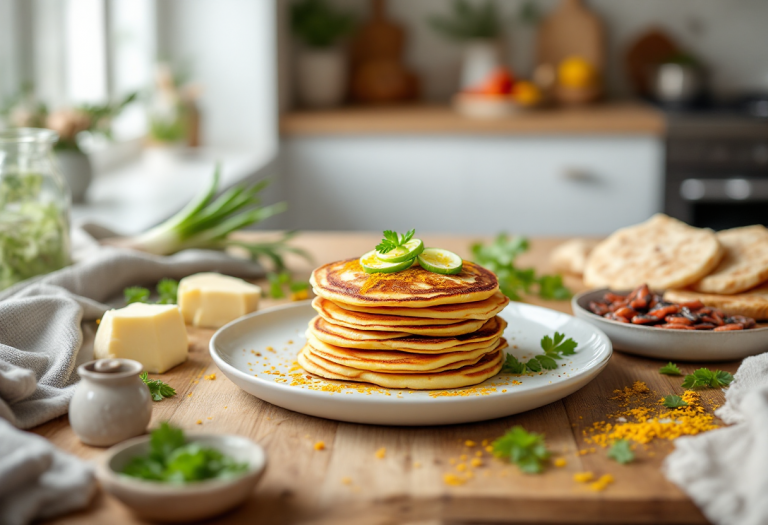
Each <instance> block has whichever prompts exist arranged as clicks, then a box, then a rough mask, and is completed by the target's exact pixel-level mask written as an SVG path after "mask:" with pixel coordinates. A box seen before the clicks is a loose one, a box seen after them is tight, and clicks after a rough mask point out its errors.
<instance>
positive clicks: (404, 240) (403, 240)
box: [400, 228, 416, 246]
mask: <svg viewBox="0 0 768 525" xmlns="http://www.w3.org/2000/svg"><path fill="white" fill-rule="evenodd" d="M415 233H416V228H413V229H411V230H408V231H407V232H406V233H405V235H403V236H402V237H401V238H400V245H401V246H402V245H403V244H405V243H407V242H408V241H410V240H411V239H412V238H413V235H414V234H415Z"/></svg>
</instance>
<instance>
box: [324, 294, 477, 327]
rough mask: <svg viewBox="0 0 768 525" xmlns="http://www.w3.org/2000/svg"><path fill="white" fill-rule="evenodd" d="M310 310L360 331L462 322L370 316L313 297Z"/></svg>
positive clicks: (398, 316)
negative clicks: (381, 326)
mask: <svg viewBox="0 0 768 525" xmlns="http://www.w3.org/2000/svg"><path fill="white" fill-rule="evenodd" d="M312 308H314V309H315V310H317V313H319V314H320V315H322V316H323V317H325V318H327V319H329V320H330V321H331V322H335V321H342V322H344V323H346V324H350V325H355V327H358V326H359V327H361V330H366V329H367V327H368V326H370V327H371V328H372V329H374V330H376V329H377V328H376V326H377V325H384V326H391V327H393V328H396V327H399V326H437V325H440V326H442V325H449V324H456V323H460V322H462V319H427V318H422V317H403V316H400V315H384V314H372V313H367V312H360V311H356V310H346V309H345V308H344V307H343V306H341V305H338V304H336V303H334V302H332V301H329V300H328V299H323V298H322V297H315V298H314V299H313V300H312ZM470 320H471V319H470ZM482 322H484V321H481V323H482ZM400 331H402V330H400Z"/></svg>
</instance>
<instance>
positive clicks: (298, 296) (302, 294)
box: [291, 288, 309, 301]
mask: <svg viewBox="0 0 768 525" xmlns="http://www.w3.org/2000/svg"><path fill="white" fill-rule="evenodd" d="M305 299H309V291H308V290H307V289H306V288H305V289H304V290H299V291H298V292H291V301H303V300H305Z"/></svg>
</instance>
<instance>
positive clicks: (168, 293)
mask: <svg viewBox="0 0 768 525" xmlns="http://www.w3.org/2000/svg"><path fill="white" fill-rule="evenodd" d="M157 293H158V294H159V295H160V297H159V298H158V300H157V304H176V303H178V294H179V281H175V280H173V279H160V281H159V282H158V283H157Z"/></svg>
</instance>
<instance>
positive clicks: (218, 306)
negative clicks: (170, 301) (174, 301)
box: [179, 273, 261, 328]
mask: <svg viewBox="0 0 768 525" xmlns="http://www.w3.org/2000/svg"><path fill="white" fill-rule="evenodd" d="M259 298H261V288H259V287H258V286H256V285H255V284H251V283H247V282H245V281H243V280H242V279H238V278H237V277H230V276H228V275H221V274H220V273H196V274H195V275H190V276H189V277H185V278H183V279H182V280H181V281H180V282H179V307H180V308H181V314H182V315H183V316H184V321H186V323H187V324H191V325H193V326H200V327H203V328H221V327H222V326H224V325H225V324H227V323H229V322H230V321H234V320H235V319H237V318H238V317H242V316H244V315H245V314H249V313H251V312H255V311H256V309H257V308H258V307H259Z"/></svg>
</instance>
